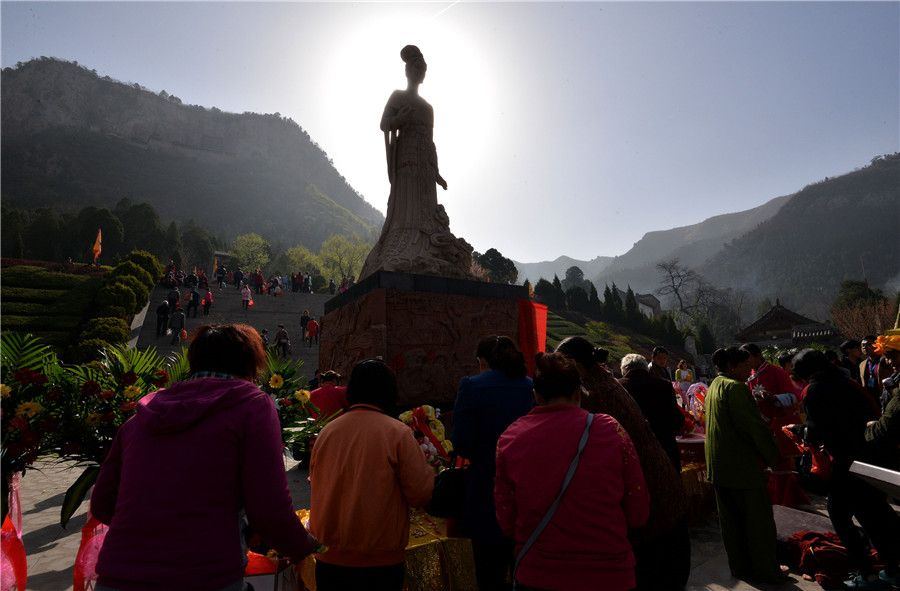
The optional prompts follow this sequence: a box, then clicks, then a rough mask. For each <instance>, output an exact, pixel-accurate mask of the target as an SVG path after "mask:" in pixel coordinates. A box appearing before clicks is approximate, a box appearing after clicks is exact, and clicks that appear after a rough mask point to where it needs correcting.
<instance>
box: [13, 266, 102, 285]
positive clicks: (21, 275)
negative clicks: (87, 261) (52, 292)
mask: <svg viewBox="0 0 900 591" xmlns="http://www.w3.org/2000/svg"><path fill="white" fill-rule="evenodd" d="M0 276H2V278H3V285H9V286H12V287H29V288H32V289H66V290H68V289H72V288H73V287H75V286H76V285H78V284H79V283H81V282H82V281H87V280H88V279H89V277H87V276H84V275H72V274H70V273H58V272H56V271H48V270H47V269H44V268H42V267H30V266H20V267H7V268H5V269H3V271H2V274H0Z"/></svg>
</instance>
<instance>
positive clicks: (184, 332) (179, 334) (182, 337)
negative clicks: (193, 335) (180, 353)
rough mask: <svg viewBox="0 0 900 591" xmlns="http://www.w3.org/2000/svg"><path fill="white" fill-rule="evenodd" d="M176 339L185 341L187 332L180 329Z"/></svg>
mask: <svg viewBox="0 0 900 591" xmlns="http://www.w3.org/2000/svg"><path fill="white" fill-rule="evenodd" d="M178 338H179V339H181V340H184V339H186V338H187V330H185V329H183V328H182V329H181V332H180V333H178Z"/></svg>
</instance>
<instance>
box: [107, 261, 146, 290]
mask: <svg viewBox="0 0 900 591" xmlns="http://www.w3.org/2000/svg"><path fill="white" fill-rule="evenodd" d="M123 275H131V276H132V277H135V278H137V280H138V281H140V282H141V283H143V284H144V285H145V286H147V289H152V288H153V286H155V285H156V281H154V280H153V277H152V276H151V275H150V273H148V272H147V271H145V270H144V269H142V268H141V267H140V266H138V265H137V264H136V263H133V262H131V261H122V262H121V263H119V264H118V265H116V266H115V267H114V268H113V270H112V271H110V272H109V273H107V274H106V275H104V276H103V279H104V280H105V281H115V280H116V279H118V278H119V277H122V276H123Z"/></svg>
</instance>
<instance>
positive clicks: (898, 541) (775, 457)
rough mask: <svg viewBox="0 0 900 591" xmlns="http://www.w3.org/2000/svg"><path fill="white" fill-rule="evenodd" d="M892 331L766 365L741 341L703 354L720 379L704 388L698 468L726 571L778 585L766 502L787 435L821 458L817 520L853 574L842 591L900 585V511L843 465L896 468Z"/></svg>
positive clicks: (786, 460)
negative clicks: (821, 502) (702, 460)
mask: <svg viewBox="0 0 900 591" xmlns="http://www.w3.org/2000/svg"><path fill="white" fill-rule="evenodd" d="M896 332H897V331H896V330H895V331H889V334H886V335H882V336H880V337H877V338H876V337H875V336H874V335H868V336H866V337H864V338H863V339H862V341H861V342H860V341H855V340H848V341H845V342H844V343H843V344H842V345H841V347H840V350H841V352H842V353H843V359H842V358H840V357H838V356H837V354H836V353H834V352H831V354H830V355H829V354H828V353H829V352H828V351H825V352H823V351H819V350H816V349H804V350H801V351H799V352H790V353H787V354H782V355H781V356H780V357H779V359H778V363H779V365H778V366H776V365H772V364H770V363H768V362H766V361H765V360H764V359H763V357H762V353H761V351H760V350H759V347H758V346H756V345H755V344H752V343H750V344H745V345H743V346H741V347H739V348H738V347H729V348H727V349H720V350H718V351H716V353H715V354H714V355H713V362H714V363H715V365H716V368H717V370H718V372H719V375H718V376H717V377H716V378H715V380H713V382H712V384H711V385H710V387H709V391H708V392H707V395H706V447H705V453H706V462H707V474H708V478H709V481H710V482H712V483H713V485H714V486H715V491H716V502H717V507H718V513H719V521H720V527H721V531H722V540H723V543H724V545H725V549H726V552H727V555H728V562H729V566H730V568H731V570H732V572H733V573H734V574H735V575H736V576H739V577H741V578H746V579H749V580H756V581H760V582H779V581H781V580H783V574H784V572H785V571H786V567H784V566H779V565H778V562H777V560H776V556H775V522H774V516H773V510H772V505H773V504H779V498H780V497H779V495H780V494H782V493H783V492H784V488H783V487H782V486H781V485H783V484H784V479H783V478H780V477H784V476H785V475H790V478H794V476H793V474H794V469H795V468H796V466H795V461H796V457H797V456H799V455H800V450H799V448H797V446H796V445H795V444H792V443H791V442H790V437H789V433H793V434H795V435H798V436H800V437H802V439H803V440H804V442H805V444H806V445H807V446H812V447H814V448H815V449H816V451H817V452H820V454H821V455H820V456H819V457H822V458H823V461H825V462H827V463H828V464H829V468H830V470H829V471H830V476H829V477H828V479H827V483H826V487H827V494H828V499H827V507H828V515H829V518H830V519H831V523H832V526H833V527H834V531H835V533H837V535H838V537H839V538H840V541H841V543H842V545H843V546H844V547H845V548H846V550H847V554H848V555H849V557H850V560H851V562H852V564H853V567H854V569H855V572H853V573H852V576H851V578H850V579H849V580H847V581H844V584H843V585H844V588H846V589H882V588H885V587H886V588H898V587H900V535H898V532H900V517H898V516H897V513H896V512H895V511H894V509H893V508H892V507H891V506H890V504H889V503H888V500H887V496H886V495H885V494H884V492H882V491H881V490H879V489H878V488H876V487H875V486H873V485H872V484H870V483H868V482H866V481H864V480H862V479H860V478H858V477H856V476H854V475H853V474H852V473H851V471H850V467H851V464H853V462H854V461H860V462H865V463H868V464H873V465H876V466H881V467H884V468H888V469H891V470H897V469H898V467H900V453H898V451H900V450H898V445H900V390H898V383H900V334H896ZM891 333H895V334H891ZM803 417H805V422H802V419H803ZM763 463H764V464H765V465H766V466H769V467H770V468H771V471H770V473H768V474H767V472H766V471H765V470H764V469H763V467H762V464H763ZM779 483H781V485H779ZM795 484H796V480H794V485H795ZM804 496H805V495H804ZM854 519H856V521H857V522H858V523H859V525H860V526H861V527H862V530H863V532H864V534H865V535H864V536H863V535H862V534H860V531H859V529H858V528H857V526H856V525H855V524H854V522H853V520H854ZM869 543H870V544H871V546H872V547H873V548H874V550H875V551H876V552H877V561H876V559H875V558H874V557H873V555H872V553H871V552H870V548H869Z"/></svg>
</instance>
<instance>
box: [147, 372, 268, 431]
mask: <svg viewBox="0 0 900 591" xmlns="http://www.w3.org/2000/svg"><path fill="white" fill-rule="evenodd" d="M260 395H264V394H263V393H262V391H261V390H260V389H259V388H258V387H257V386H256V385H255V384H252V383H250V382H247V381H245V380H237V379H220V378H203V379H199V380H190V381H187V382H179V383H177V384H175V385H174V386H172V387H170V388H166V389H165V390H159V391H158V392H154V393H152V394H148V395H147V396H144V397H143V398H142V399H141V401H140V403H139V404H138V408H137V415H136V416H135V419H136V420H137V421H138V422H139V423H140V424H141V425H142V426H143V427H144V428H145V429H147V431H148V432H149V433H152V434H156V435H158V434H164V433H177V432H180V431H184V430H186V429H188V428H190V427H191V426H192V425H194V424H196V423H198V422H200V421H201V420H203V419H205V418H206V417H208V416H211V415H214V414H216V413H219V412H222V411H224V410H227V409H229V408H231V407H233V406H236V405H238V404H241V403H242V402H245V401H246V400H249V399H250V398H252V397H254V396H260Z"/></svg>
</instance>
